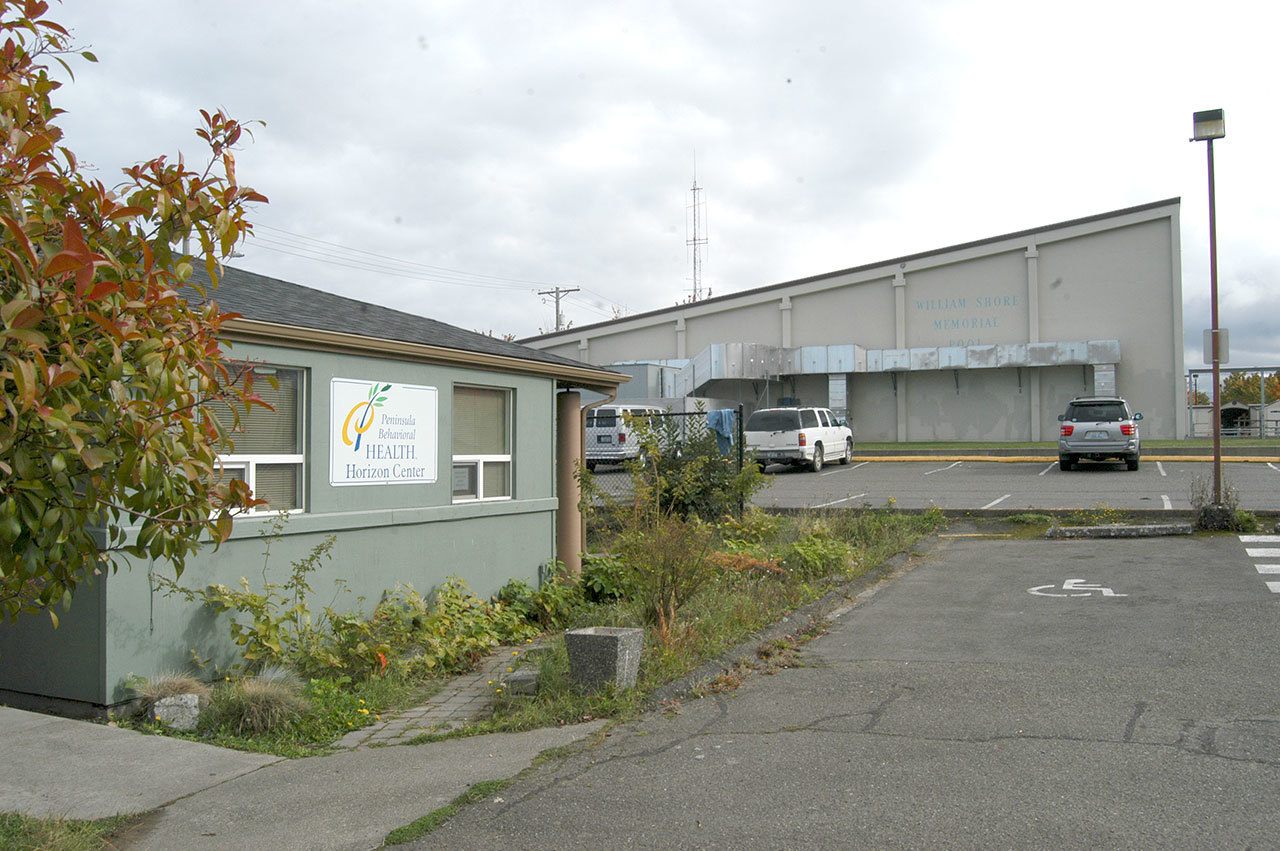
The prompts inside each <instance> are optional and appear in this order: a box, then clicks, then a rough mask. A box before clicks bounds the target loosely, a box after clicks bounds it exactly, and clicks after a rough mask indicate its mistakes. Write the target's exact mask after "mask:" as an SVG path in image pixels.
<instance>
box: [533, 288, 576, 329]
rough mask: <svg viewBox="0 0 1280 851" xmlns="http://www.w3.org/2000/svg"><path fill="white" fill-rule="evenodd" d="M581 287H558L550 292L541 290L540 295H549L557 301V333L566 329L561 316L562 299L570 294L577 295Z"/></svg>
mask: <svg viewBox="0 0 1280 851" xmlns="http://www.w3.org/2000/svg"><path fill="white" fill-rule="evenodd" d="M579 289H581V288H580V287H573V288H568V287H556V288H555V289H550V290H539V291H538V295H549V296H551V297H552V298H554V299H555V300H556V331H561V330H563V329H564V317H563V316H562V315H561V314H560V297H561V296H565V295H568V294H569V293H576V292H578V290H579Z"/></svg>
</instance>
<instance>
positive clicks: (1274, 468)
mask: <svg viewBox="0 0 1280 851" xmlns="http://www.w3.org/2000/svg"><path fill="white" fill-rule="evenodd" d="M1267 466H1268V467H1270V468H1271V469H1273V470H1275V471H1276V472H1277V473H1280V467H1277V466H1276V465H1275V464H1272V463H1271V462H1270V461H1268V462H1267Z"/></svg>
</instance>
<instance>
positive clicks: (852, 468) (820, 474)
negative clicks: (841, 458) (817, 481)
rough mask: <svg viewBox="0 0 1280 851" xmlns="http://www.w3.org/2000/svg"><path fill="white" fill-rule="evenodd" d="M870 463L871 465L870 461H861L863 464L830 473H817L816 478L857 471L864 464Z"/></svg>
mask: <svg viewBox="0 0 1280 851" xmlns="http://www.w3.org/2000/svg"><path fill="white" fill-rule="evenodd" d="M870 463H871V462H870V461H863V462H861V463H859V464H854V465H853V466H852V467H841V468H840V469H839V470H832V471H831V472H830V473H819V474H818V477H819V478H821V477H823V476H834V475H835V474H836V473H847V472H849V471H850V470H856V469H858V468H859V467H862V466H864V465H866V464H870Z"/></svg>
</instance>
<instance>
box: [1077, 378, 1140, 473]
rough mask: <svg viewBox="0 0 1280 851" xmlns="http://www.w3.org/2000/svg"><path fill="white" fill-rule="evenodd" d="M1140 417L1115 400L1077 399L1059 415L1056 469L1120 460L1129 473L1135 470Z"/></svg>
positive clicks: (1118, 399)
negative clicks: (1082, 462)
mask: <svg viewBox="0 0 1280 851" xmlns="http://www.w3.org/2000/svg"><path fill="white" fill-rule="evenodd" d="M1141 419H1142V414H1135V413H1131V412H1130V411H1129V403H1128V402H1126V401H1125V400H1124V399H1121V398H1120V397H1118V396H1079V397H1077V398H1075V399H1072V400H1071V402H1070V403H1069V404H1068V405H1067V412H1066V413H1065V414H1059V415H1058V422H1060V423H1062V425H1061V426H1060V427H1059V429H1058V468H1059V469H1062V470H1070V469H1072V468H1073V467H1075V465H1076V464H1077V463H1078V462H1080V461H1081V460H1083V459H1085V458H1088V459H1089V460H1090V461H1107V460H1110V459H1119V460H1121V461H1124V462H1125V464H1126V465H1127V466H1128V467H1129V469H1130V470H1136V469H1138V460H1139V458H1140V457H1141V455H1142V439H1141V437H1140V436H1139V435H1138V421H1139V420H1141Z"/></svg>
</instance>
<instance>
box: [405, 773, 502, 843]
mask: <svg viewBox="0 0 1280 851" xmlns="http://www.w3.org/2000/svg"><path fill="white" fill-rule="evenodd" d="M511 783H512V781H511V780H510V779H508V780H482V781H481V782H479V783H476V784H474V785H472V786H471V787H470V788H468V789H467V791H465V792H463V793H462V794H461V795H459V796H458V797H456V798H454V799H453V800H452V801H451V802H449V803H448V804H445V805H444V806H443V807H440V808H439V809H436V810H432V811H431V812H430V813H427V814H426V815H425V816H423V817H422V818H420V819H418V820H417V821H413V822H410V823H409V824H406V825H405V826H404V827H397V828H396V829H395V830H393V831H391V832H390V833H388V834H387V838H386V839H385V840H383V842H384V843H385V844H387V845H403V844H405V843H406V842H412V841H414V840H415V839H420V838H422V837H423V836H426V835H427V834H428V833H430V832H431V831H433V830H435V829H436V828H438V827H440V825H442V824H444V823H445V822H446V821H448V820H449V819H451V818H453V817H454V816H455V815H457V813H458V810H460V809H462V808H463V807H465V806H466V805H467V804H475V803H478V802H480V801H483V800H485V799H486V798H491V797H493V796H495V795H497V794H498V793H499V792H501V791H502V790H503V789H505V788H507V787H508V786H509V785H511Z"/></svg>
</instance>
